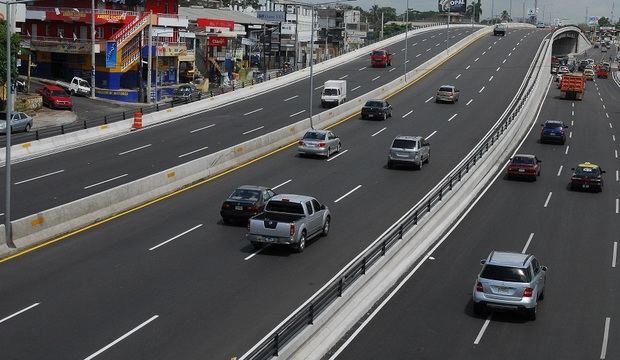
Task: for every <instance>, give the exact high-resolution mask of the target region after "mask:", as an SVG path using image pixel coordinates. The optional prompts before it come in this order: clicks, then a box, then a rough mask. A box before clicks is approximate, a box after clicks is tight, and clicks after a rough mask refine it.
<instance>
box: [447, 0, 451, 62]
mask: <svg viewBox="0 0 620 360" xmlns="http://www.w3.org/2000/svg"><path fill="white" fill-rule="evenodd" d="M451 12H452V1H448V25H447V26H446V53H448V48H449V47H450V13H451Z"/></svg>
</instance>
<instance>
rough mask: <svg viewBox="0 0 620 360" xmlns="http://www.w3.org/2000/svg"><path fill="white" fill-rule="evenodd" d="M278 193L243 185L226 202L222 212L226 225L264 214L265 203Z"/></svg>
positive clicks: (259, 187)
mask: <svg viewBox="0 0 620 360" xmlns="http://www.w3.org/2000/svg"><path fill="white" fill-rule="evenodd" d="M275 194H276V193H275V192H274V191H273V190H271V189H269V188H267V187H264V186H255V185H243V186H240V187H239V188H237V189H235V191H233V193H232V194H230V196H229V197H228V199H226V201H224V203H223V204H222V208H221V210H220V215H221V216H222V221H223V222H224V223H225V224H228V223H230V222H231V221H233V220H238V221H247V220H248V219H249V218H251V217H252V216H254V215H256V214H259V213H261V212H263V208H264V207H265V203H266V202H267V200H269V199H271V198H272V197H273V196H274V195H275Z"/></svg>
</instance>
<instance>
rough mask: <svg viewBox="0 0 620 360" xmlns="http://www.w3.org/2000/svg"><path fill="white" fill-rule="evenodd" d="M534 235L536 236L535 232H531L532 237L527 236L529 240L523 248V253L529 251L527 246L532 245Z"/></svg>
mask: <svg viewBox="0 0 620 360" xmlns="http://www.w3.org/2000/svg"><path fill="white" fill-rule="evenodd" d="M533 237H534V233H530V237H529V238H527V242H526V243H525V246H524V247H523V250H521V254H525V252H526V251H527V248H528V247H530V242H532V238H533Z"/></svg>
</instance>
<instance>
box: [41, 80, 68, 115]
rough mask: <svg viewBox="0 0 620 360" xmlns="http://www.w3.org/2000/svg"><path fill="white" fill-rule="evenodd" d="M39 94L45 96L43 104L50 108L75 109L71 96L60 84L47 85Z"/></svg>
mask: <svg viewBox="0 0 620 360" xmlns="http://www.w3.org/2000/svg"><path fill="white" fill-rule="evenodd" d="M39 94H41V96H42V97H43V105H47V106H49V107H50V109H69V110H71V109H73V100H71V96H69V94H67V92H66V91H65V89H63V88H61V87H60V86H56V85H46V86H44V87H42V88H41V89H40V90H39Z"/></svg>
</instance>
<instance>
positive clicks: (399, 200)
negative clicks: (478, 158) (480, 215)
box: [0, 29, 548, 359]
mask: <svg viewBox="0 0 620 360" xmlns="http://www.w3.org/2000/svg"><path fill="white" fill-rule="evenodd" d="M546 35H548V32H547V31H538V30H534V29H527V30H525V29H524V30H513V31H511V33H510V34H509V35H508V36H506V37H503V38H497V37H492V36H487V37H484V38H482V39H480V40H479V41H477V42H475V43H473V44H472V45H471V46H469V47H468V48H467V49H465V50H463V51H462V52H461V53H459V54H457V55H456V56H455V57H454V58H452V59H451V60H450V61H448V62H447V63H445V64H444V65H443V66H441V67H439V68H438V69H437V70H435V71H434V72H433V73H431V74H430V75H428V76H427V77H425V78H424V79H422V80H421V81H419V82H417V83H416V84H415V85H413V86H411V87H409V88H408V89H406V90H404V91H403V92H401V93H400V94H398V95H397V96H395V97H393V98H391V99H390V100H389V101H390V102H391V103H392V104H393V106H394V116H393V118H391V119H389V120H388V121H386V122H380V121H365V120H359V119H352V120H349V121H347V122H344V123H342V124H341V125H339V126H338V127H336V128H334V129H333V130H334V131H335V132H336V133H337V134H338V135H340V136H341V138H342V141H343V151H342V152H341V154H339V155H338V156H336V155H335V156H333V157H332V158H331V159H330V160H329V161H327V160H324V159H312V158H299V157H297V156H296V154H295V149H293V148H290V149H285V150H283V151H280V152H277V153H275V154H274V155H272V156H269V157H267V158H265V159H263V160H261V161H259V162H257V163H254V164H252V165H250V166H247V167H244V168H242V169H240V170H238V171H235V172H233V173H230V174H228V175H226V176H224V177H221V178H218V179H215V180H213V181H211V182H209V183H207V184H206V185H204V186H200V187H197V188H194V189H192V190H190V191H186V192H183V193H180V194H178V195H176V196H174V197H172V198H169V199H167V200H165V201H161V202H158V203H156V204H154V205H152V206H149V207H147V208H144V209H141V210H140V211H137V212H134V213H131V214H129V215H126V216H122V217H120V218H117V219H115V220H113V221H110V222H107V223H105V224H102V225H100V226H97V227H96V228H94V229H91V230H88V231H84V232H82V233H81V234H79V235H76V236H73V237H71V238H69V239H66V240H63V241H61V242H58V243H56V244H54V245H51V246H47V247H44V248H41V249H38V250H36V251H34V252H32V253H29V254H26V255H24V256H21V257H18V258H15V259H12V260H10V261H7V262H4V263H1V264H0V283H2V284H3V285H2V288H0V347H1V348H2V349H3V353H4V354H6V356H7V357H8V358H28V359H46V358H49V354H50V349H53V351H54V355H57V356H56V357H58V358H92V357H91V356H92V355H94V356H96V357H98V358H110V359H112V358H182V359H194V358H205V357H207V358H212V359H222V358H225V359H228V358H230V357H232V356H239V355H240V354H242V353H243V352H245V351H246V350H247V349H249V348H250V347H251V346H252V345H253V344H254V343H256V342H257V341H258V340H259V339H260V338H262V337H263V336H264V335H265V334H266V333H267V332H268V331H270V330H271V329H272V328H273V327H274V326H275V325H276V324H277V323H279V322H280V321H281V320H282V319H283V318H285V317H286V316H287V315H288V314H289V313H291V312H292V311H293V310H294V309H295V308H296V307H297V306H299V305H300V304H301V303H302V302H303V301H304V300H305V299H307V298H308V297H309V296H311V295H312V294H313V293H314V292H315V291H317V290H318V289H319V288H320V287H321V286H322V285H323V284H324V283H325V282H326V281H328V280H329V279H330V278H331V277H332V276H333V275H334V274H335V273H336V272H337V271H338V270H339V269H340V268H342V266H344V265H345V264H346V263H347V262H348V261H350V259H352V258H353V257H354V256H355V255H356V254H358V253H359V252H360V251H361V250H362V249H363V248H365V247H366V246H368V244H369V243H371V242H372V241H373V240H374V239H375V238H376V237H377V236H378V235H379V234H381V233H382V232H383V231H384V230H385V229H386V228H387V227H388V226H389V225H391V224H392V223H393V222H394V221H395V220H396V219H398V218H399V217H400V216H401V215H402V214H403V213H404V212H405V211H407V210H408V209H409V208H410V207H411V206H412V204H414V203H416V202H417V201H418V200H419V199H420V198H421V197H422V196H423V195H424V194H425V193H426V192H427V191H428V190H429V189H430V188H431V187H432V186H434V184H435V183H436V182H437V181H439V180H440V179H441V178H442V177H443V176H444V175H445V174H446V173H447V172H448V171H450V169H452V168H453V167H454V166H455V165H456V164H457V163H458V162H459V161H460V159H462V158H463V157H464V156H465V155H466V154H467V153H468V152H469V150H470V149H471V148H472V147H473V146H474V144H475V143H477V142H478V140H479V139H480V138H481V137H482V136H483V135H484V134H485V133H486V132H487V131H488V129H489V128H490V127H491V125H492V124H493V123H495V122H496V121H497V119H498V118H499V116H500V115H501V114H502V112H503V111H504V109H505V108H506V106H507V105H508V104H509V102H510V101H511V99H512V98H513V97H514V95H515V94H516V91H517V89H518V88H519V86H520V83H521V81H522V79H523V76H524V74H525V73H526V71H527V68H528V67H529V65H530V63H531V61H532V59H533V57H534V54H535V52H536V50H537V48H538V46H539V45H540V42H541V40H542V39H543V37H544V36H546ZM445 83H453V84H455V85H456V86H457V87H459V88H461V99H460V101H459V103H457V104H455V105H451V104H435V103H434V102H432V101H430V100H429V99H431V100H432V97H433V95H434V94H435V91H436V90H437V88H438V87H439V86H440V85H442V84H445ZM287 110H291V108H288V107H287ZM397 134H412V135H416V134H420V135H423V136H426V137H427V138H430V140H429V141H430V142H431V144H432V158H431V162H430V164H428V165H425V166H424V168H423V169H422V170H421V171H416V170H388V169H387V168H386V155H387V148H388V146H389V144H390V142H391V140H392V139H393V137H394V136H396V135H397ZM345 151H346V152H345ZM246 183H247V184H262V185H267V186H272V187H275V188H276V191H277V192H279V193H287V192H290V193H301V194H308V195H312V196H315V197H316V198H317V199H318V200H319V201H320V202H322V203H325V204H326V205H328V206H329V208H330V210H331V212H332V215H333V221H332V228H331V231H330V234H329V236H328V237H325V238H321V239H318V240H317V241H314V242H312V243H310V244H309V245H308V247H307V248H306V250H305V252H304V253H303V254H293V253H291V252H290V251H289V250H288V249H281V248H266V249H264V250H263V251H260V252H254V250H253V248H252V247H251V246H250V245H249V244H248V243H247V242H246V241H245V240H244V238H243V236H244V234H245V232H246V229H245V228H244V227H234V226H224V225H222V224H221V221H220V218H219V207H220V204H221V202H222V201H223V199H224V198H225V197H226V196H227V195H228V194H229V193H230V192H231V191H232V190H233V189H234V188H235V187H237V186H239V185H241V184H246ZM35 304H38V305H35ZM20 311H21V312H20ZM7 318H8V319H7ZM2 319H7V320H5V321H2Z"/></svg>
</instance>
